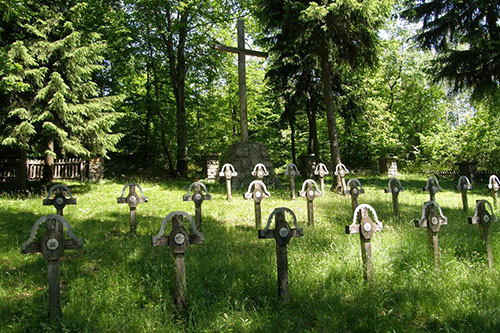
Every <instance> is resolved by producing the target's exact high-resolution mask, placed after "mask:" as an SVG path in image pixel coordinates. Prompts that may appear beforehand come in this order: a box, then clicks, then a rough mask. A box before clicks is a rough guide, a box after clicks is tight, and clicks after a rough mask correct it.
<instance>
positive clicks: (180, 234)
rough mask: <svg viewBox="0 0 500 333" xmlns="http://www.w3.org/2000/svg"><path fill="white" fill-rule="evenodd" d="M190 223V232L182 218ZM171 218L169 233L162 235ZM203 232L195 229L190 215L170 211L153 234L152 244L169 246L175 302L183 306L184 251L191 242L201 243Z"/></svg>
mask: <svg viewBox="0 0 500 333" xmlns="http://www.w3.org/2000/svg"><path fill="white" fill-rule="evenodd" d="M184 218H185V219H187V220H188V221H189V222H190V223H191V229H192V230H193V233H192V234H189V233H188V232H187V230H186V228H185V227H184V223H183V219H184ZM169 220H172V230H171V231H170V234H168V235H164V233H165V229H166V228H167V223H168V221H169ZM203 241H204V238H203V234H202V233H200V232H199V231H198V230H197V229H196V225H195V223H194V221H193V218H192V217H191V215H189V214H188V213H185V212H180V211H177V212H172V213H170V214H168V215H167V216H166V217H165V218H164V219H163V222H162V223H161V226H160V231H159V232H158V234H157V235H156V236H153V239H152V245H153V246H169V247H170V249H171V250H172V253H173V255H174V262H175V289H176V294H175V304H177V305H178V306H179V307H181V308H183V307H184V306H185V305H186V268H185V265H184V253H185V252H186V250H187V248H188V247H189V246H190V245H191V244H201V243H203Z"/></svg>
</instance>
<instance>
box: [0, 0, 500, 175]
mask: <svg viewBox="0 0 500 333" xmlns="http://www.w3.org/2000/svg"><path fill="white" fill-rule="evenodd" d="M448 2H449V1H448ZM448 2H447V1H434V2H430V3H431V4H432V3H434V6H435V7H433V8H431V9H429V8H427V9H428V13H430V14H428V15H427V16H426V14H425V12H423V10H424V9H425V8H423V9H422V7H423V5H422V1H409V2H408V1H407V2H403V1H392V0H385V1H354V0H349V1H348V0H344V1H323V2H318V3H315V2H309V1H259V0H245V1H232V0H197V1H194V0H192V1H191V0H185V1H156V0H138V1H129V0H123V1H114V0H87V1H57V2H52V1H32V0H27V1H11V0H2V1H0V13H1V14H0V16H1V17H0V36H1V38H0V77H1V80H0V142H1V143H2V146H1V148H0V149H1V154H2V157H14V156H15V157H20V158H21V160H22V159H26V158H27V157H31V158H32V157H42V158H45V160H46V161H47V162H50V161H51V160H53V159H54V158H56V157H75V156H76V157H84V158H93V157H104V158H109V159H110V161H108V162H106V163H107V165H108V167H109V170H111V171H113V172H115V173H116V174H127V173H135V172H139V171H140V172H141V173H143V174H149V175H162V176H165V175H168V176H170V177H179V176H181V177H185V176H187V175H188V174H189V175H201V171H202V168H203V164H204V156H205V155H206V154H207V153H220V154H223V153H224V152H225V151H226V149H227V147H228V146H229V145H231V144H232V143H235V142H238V141H239V106H238V78H237V64H236V61H237V60H236V57H235V56H234V55H232V54H226V53H222V52H217V51H216V50H215V49H214V45H215V44H216V43H220V44H224V45H234V46H235V45H236V41H235V39H236V28H235V26H236V20H237V19H238V18H243V19H244V20H245V24H246V33H247V41H246V43H247V48H253V49H260V50H264V51H269V57H268V58H267V59H264V60H263V59H258V58H252V57H248V58H247V95H248V110H249V111H248V114H249V116H248V117H249V118H248V119H249V137H250V141H260V142H263V143H264V144H265V145H266V147H267V149H268V150H269V151H270V155H271V158H272V162H273V164H274V165H275V166H276V167H280V166H284V165H286V163H289V162H292V161H295V160H296V158H297V157H298V156H299V155H301V154H310V153H315V154H316V158H317V159H318V161H323V162H327V163H329V162H331V156H330V155H331V152H332V150H331V147H330V145H329V144H330V142H331V140H330V139H329V138H330V137H329V134H331V133H329V131H330V129H329V125H328V121H329V120H328V117H327V116H328V112H330V111H328V110H329V107H332V108H333V113H332V114H333V115H334V117H335V119H334V120H335V121H336V127H337V131H338V138H339V139H338V146H339V152H340V157H341V160H342V162H343V163H344V164H346V165H347V166H348V168H354V169H373V168H376V165H377V161H378V159H379V158H380V157H385V156H387V155H396V156H398V157H399V163H400V168H401V167H402V168H405V169H406V170H408V171H420V170H422V169H423V168H426V169H429V168H430V169H436V168H451V167H452V166H453V165H454V164H455V163H457V162H462V161H476V162H478V166H479V167H480V168H492V167H495V166H498V165H499V162H500V154H499V152H500V151H499V150H500V135H498V134H499V133H498V132H499V128H500V127H499V119H500V118H499V115H498V113H499V110H500V108H499V106H500V98H499V97H500V93H499V89H498V71H497V69H498V68H497V67H498V66H497V67H495V66H496V65H494V63H495V61H494V59H496V58H498V52H499V51H498V50H499V49H500V47H499V45H500V44H499V40H500V39H499V36H500V31H499V27H498V25H499V23H498V19H499V12H500V9H499V6H498V5H495V4H494V2H492V3H493V4H492V5H487V4H486V5H484V4H483V5H481V4H479V2H478V1H474V0H469V1H463V2H460V3H461V4H463V6H469V7H467V8H469V9H470V8H476V10H472V11H471V10H469V9H467V8H465V7H464V8H453V6H451V5H449V4H448ZM451 2H453V1H451ZM451 2H450V3H451ZM439 3H441V5H436V4H439ZM447 4H448V5H449V6H448V7H446V6H447ZM419 6H420V7H419ZM436 6H437V7H439V6H441V7H440V8H437V7H436ZM474 6H475V7H474ZM481 6H482V7H481ZM488 6H490V7H488ZM450 8H451V9H450ZM452 9H453V10H455V9H456V10H457V11H460V10H462V11H461V12H460V13H462V14H463V15H464V16H463V17H462V21H463V22H469V21H467V20H469V19H470V22H471V23H470V24H469V26H466V25H465V23H464V26H462V27H459V26H456V25H454V24H455V23H454V22H453V21H451V20H448V23H446V18H447V17H448V18H449V17H450V16H449V15H448V16H447V15H446V14H450V13H451V14H454V13H453V10H452ZM483 9H484V11H483ZM447 10H448V12H447ZM464 13H465V14H464ZM455 14H456V13H455ZM465 15H470V17H465ZM402 16H404V17H405V18H407V19H409V20H410V21H413V23H410V22H409V21H406V20H405V19H403V17H402ZM332 18H334V19H335V20H336V22H338V18H343V19H344V20H345V21H341V22H348V24H346V25H344V27H346V26H347V27H348V28H346V29H345V30H342V29H343V28H342V26H341V25H337V26H335V25H330V24H329V22H331V21H335V20H332ZM433 18H434V19H433ZM495 18H496V20H495ZM443 21H444V23H443ZM436 22H437V23H436ZM488 22H493V23H491V24H489V23H488ZM432 23H435V24H434V25H432ZM439 24H441V25H439ZM446 24H448V26H446ZM474 24H475V25H474ZM450 25H454V26H455V28H453V29H451V30H450ZM443 26H444V28H443ZM360 27H362V28H360ZM436 27H437V28H442V29H441V31H440V33H441V35H440V36H439V32H438V33H437V32H436V30H439V29H436ZM287 29H288V30H287ZM315 29H316V30H315ZM363 29H364V30H363ZM433 29H434V30H433ZM294 30H295V31H294ZM285 32H286V33H285ZM323 32H324V34H325V36H327V38H324V39H322V37H321V36H322V33H323ZM350 33H352V34H354V35H355V34H356V33H359V36H361V37H362V38H360V39H359V40H355V41H354V43H353V44H352V45H348V46H349V47H344V48H343V46H344V44H342V43H344V42H345V40H347V39H348V38H349V36H350V35H349V34H350ZM433 33H434V35H433ZM343 34H345V36H344V35H343ZM354 35H353V36H354ZM332 36H334V37H332ZM356 36H358V35H356ZM484 36H487V38H485V37H484ZM416 37H418V38H416ZM336 38H337V39H336ZM342 38H344V39H342ZM363 38H364V39H363ZM485 40H486V42H485ZM322 41H324V43H323V44H325V45H326V48H325V49H327V50H328V51H329V56H328V61H329V62H328V64H329V71H328V72H329V76H330V79H329V82H330V86H331V89H330V91H331V93H332V96H331V98H332V100H333V105H332V106H329V105H327V104H328V103H327V102H325V101H326V100H327V99H325V96H324V92H325V90H324V85H322V83H323V82H322V80H324V75H322V74H324V72H323V73H322V72H321V70H322V68H321V64H322V62H321V60H322V58H321V54H320V53H321V52H316V50H317V49H321V50H322V48H321V47H322V46H321V45H322ZM488 43H489V44H488ZM477 50H481V53H480V56H478V54H475V53H473V51H474V52H477ZM483 55H484V56H483ZM460 57H461V58H462V59H461V60H463V59H465V58H467V59H474V60H476V61H477V62H478V64H476V66H478V67H476V68H467V69H465V70H463V71H461V70H460V66H459V65H457V63H459V61H458V60H460ZM487 57H489V58H487ZM495 57H496V58H495ZM457 59H458V60H457ZM453 61H455V65H456V67H455V68H454V69H453V67H450V64H451V65H453V64H454V63H453ZM496 63H497V64H498V63H500V61H496ZM461 64H462V69H463V62H462V63H461ZM471 66H472V65H471ZM483 67H484V68H483ZM450 68H451V70H450ZM450 72H453V73H452V74H453V75H455V77H453V75H452V74H450ZM457 73H458V74H460V75H462V76H461V77H459V76H457ZM464 73H465V74H464ZM467 73H469V74H467ZM470 73H476V74H474V75H471V74H470ZM476 76H477V77H476ZM485 78H486V79H485ZM443 79H444V80H443ZM481 80H482V81H481ZM485 81H487V82H486V83H485Z"/></svg>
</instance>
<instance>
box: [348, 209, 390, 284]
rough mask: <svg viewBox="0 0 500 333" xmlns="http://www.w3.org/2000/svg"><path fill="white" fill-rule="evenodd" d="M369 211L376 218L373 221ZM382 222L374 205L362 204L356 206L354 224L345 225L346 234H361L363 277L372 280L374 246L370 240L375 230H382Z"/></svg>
mask: <svg viewBox="0 0 500 333" xmlns="http://www.w3.org/2000/svg"><path fill="white" fill-rule="evenodd" d="M368 212H371V213H372V215H373V217H374V218H375V222H373V221H372V219H371V218H370V215H369V214H368ZM382 227H383V226H382V222H379V220H378V217H377V212H375V209H373V207H372V206H370V205H367V204H362V205H359V206H358V207H356V210H355V211H354V217H353V219H352V224H351V225H347V226H346V227H345V232H346V234H359V236H360V241H361V259H362V260H363V279H364V280H365V281H368V282H370V281H371V280H372V278H373V263H372V247H371V243H370V240H371V238H372V236H373V234H374V233H375V231H382Z"/></svg>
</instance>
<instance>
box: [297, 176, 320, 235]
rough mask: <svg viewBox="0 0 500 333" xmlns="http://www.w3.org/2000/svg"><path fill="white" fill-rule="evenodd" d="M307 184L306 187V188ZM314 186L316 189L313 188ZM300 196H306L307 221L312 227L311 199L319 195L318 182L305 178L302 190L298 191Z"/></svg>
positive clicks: (312, 209) (312, 210) (312, 211)
mask: <svg viewBox="0 0 500 333" xmlns="http://www.w3.org/2000/svg"><path fill="white" fill-rule="evenodd" d="M306 186H307V189H306ZM313 186H314V187H315V188H316V190H315V189H314V188H313ZM299 195H300V196H301V197H306V199H307V222H308V223H309V225H310V226H311V227H314V207H313V201H314V199H316V197H319V196H321V191H320V190H319V188H318V184H316V182H315V181H314V180H312V179H306V180H305V181H304V183H303V184H302V190H301V191H300V192H299Z"/></svg>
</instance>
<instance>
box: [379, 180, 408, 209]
mask: <svg viewBox="0 0 500 333" xmlns="http://www.w3.org/2000/svg"><path fill="white" fill-rule="evenodd" d="M402 191H404V188H403V185H401V182H400V181H399V179H397V178H391V179H389V184H388V187H387V188H386V189H385V190H384V192H385V193H391V194H392V208H393V210H394V216H395V217H399V202H398V196H399V193H400V192H402Z"/></svg>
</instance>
